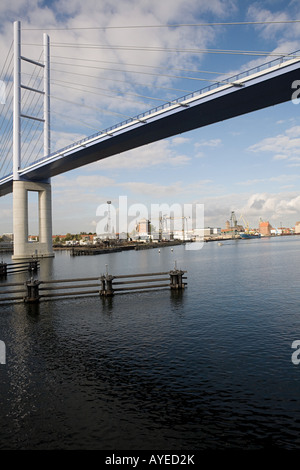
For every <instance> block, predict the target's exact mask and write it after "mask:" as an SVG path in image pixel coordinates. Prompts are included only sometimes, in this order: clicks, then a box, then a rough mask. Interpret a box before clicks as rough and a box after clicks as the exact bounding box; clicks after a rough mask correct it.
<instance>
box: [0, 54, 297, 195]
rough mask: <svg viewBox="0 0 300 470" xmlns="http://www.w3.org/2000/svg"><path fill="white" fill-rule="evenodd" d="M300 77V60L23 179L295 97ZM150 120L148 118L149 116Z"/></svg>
mask: <svg viewBox="0 0 300 470" xmlns="http://www.w3.org/2000/svg"><path fill="white" fill-rule="evenodd" d="M299 79H300V72H299V63H298V64H297V66H295V67H294V69H292V70H290V71H284V73H281V74H278V75H277V74H275V73H273V74H271V76H267V77H266V78H264V79H263V80H262V79H261V80H257V81H256V83H255V82H254V83H253V82H252V83H249V84H247V82H246V83H245V86H243V87H231V88H230V92H228V91H227V92H223V93H222V92H218V91H216V92H215V93H214V94H212V95H211V96H210V97H208V98H207V99H200V98H199V100H198V101H197V102H196V104H194V103H191V104H190V105H189V107H180V108H177V109H176V110H174V109H173V110H172V111H169V112H168V111H167V110H166V113H164V114H162V115H159V116H157V118H156V117H154V118H152V119H149V121H148V122H146V123H141V122H138V123H137V124H136V125H135V126H132V127H130V128H128V129H127V130H126V131H123V132H120V133H119V134H118V133H116V135H113V136H111V137H108V138H106V139H104V140H102V141H100V142H98V143H95V144H93V145H92V146H90V147H87V148H81V149H80V150H77V151H76V152H74V153H72V154H70V155H67V156H63V157H60V158H58V159H56V160H53V161H48V162H45V163H43V162H41V164H40V166H38V167H36V168H32V169H29V170H27V171H25V172H24V173H22V172H21V177H22V179H25V180H26V179H28V180H30V181H43V180H47V179H48V178H49V177H53V176H56V175H59V174H61V173H64V172H67V171H69V170H73V169H75V168H78V167H81V166H83V165H87V164H89V163H92V162H95V161H98V160H101V159H104V158H107V157H110V156H112V155H117V154H120V153H122V152H125V151H127V150H131V149H134V148H137V147H141V146H143V145H146V144H149V143H152V142H156V141H158V140H161V139H165V138H168V137H171V136H174V135H177V134H181V133H183V132H187V131H191V130H194V129H197V128H200V127H204V126H208V125H210V124H213V123H217V122H220V121H223V120H225V119H231V118H234V117H237V116H240V115H243V114H246V113H250V112H253V111H257V110H259V109H263V108H266V107H270V106H274V105H277V104H280V103H283V102H286V101H289V100H291V97H292V92H293V89H292V83H293V81H294V80H299ZM146 120H147V118H146ZM11 191H12V181H8V182H7V183H5V184H2V185H1V186H0V195H1V196H2V195H4V194H7V193H9V192H11Z"/></svg>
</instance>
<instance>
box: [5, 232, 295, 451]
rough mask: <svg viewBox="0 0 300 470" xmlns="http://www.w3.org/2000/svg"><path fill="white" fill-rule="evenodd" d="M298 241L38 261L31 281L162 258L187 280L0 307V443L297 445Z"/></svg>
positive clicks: (163, 266) (154, 264)
mask: <svg viewBox="0 0 300 470" xmlns="http://www.w3.org/2000/svg"><path fill="white" fill-rule="evenodd" d="M299 252H300V237H278V238H276V239H261V240H239V241H228V242H225V243H224V245H223V246H219V245H218V244H217V243H206V244H205V245H204V247H203V249H201V250H186V249H185V247H183V246H180V247H174V249H173V251H172V250H171V248H170V247H168V248H164V249H161V251H160V252H159V250H157V249H152V250H143V251H139V252H122V253H113V254H110V255H98V256H89V257H71V256H70V255H69V253H68V252H62V253H56V256H55V258H54V259H51V260H42V261H41V268H40V272H39V273H38V277H39V278H40V279H49V278H55V279H59V278H61V279H63V278H74V277H84V276H86V277H92V276H97V275H99V274H103V273H104V272H105V270H106V265H108V270H109V273H110V274H115V275H117V274H127V273H142V272H155V271H168V270H169V269H172V268H173V267H174V263H175V261H176V263H177V267H179V268H182V269H186V270H187V271H188V273H187V276H188V281H187V282H188V288H187V289H186V290H185V291H184V292H182V293H181V294H173V293H172V292H170V291H169V290H166V291H160V292H144V293H135V294H134V293H132V294H126V295H119V296H117V295H116V296H114V297H113V298H110V299H100V298H98V297H89V298H84V299H83V298H81V299H73V298H69V299H64V300H62V299H60V300H52V301H47V302H41V303H40V304H39V305H38V306H37V308H34V307H33V306H28V305H23V304H15V305H5V306H3V305H2V306H1V307H0V308H1V313H0V340H2V341H4V342H5V344H6V364H2V365H0V378H1V382H0V449H99V450H101V449H103V450H110V449H114V450H129V449H132V450H151V449H161V450H164V449H168V450H178V449H181V450H203V449H209V450H214V449H265V448H272V447H273V448H277V449H298V448H300V437H299V436H300V393H299V390H300V364H299V366H297V365H295V364H293V362H292V360H291V357H292V353H293V352H294V350H293V349H292V347H291V345H292V342H293V341H294V340H300V295H299V277H300V276H299V274H300V255H299ZM4 260H6V261H10V258H9V257H8V256H4ZM23 276H24V275H20V274H19V275H16V276H14V277H11V276H10V277H9V278H8V279H7V281H1V284H2V285H4V284H5V283H6V282H13V281H16V282H18V281H19V280H21V281H23V280H24V279H26V277H23Z"/></svg>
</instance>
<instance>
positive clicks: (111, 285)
mask: <svg viewBox="0 0 300 470" xmlns="http://www.w3.org/2000/svg"><path fill="white" fill-rule="evenodd" d="M185 273H186V271H182V270H178V269H176V268H174V270H172V271H167V272H159V273H145V274H127V275H126V274H125V275H118V276H112V275H110V274H108V273H106V274H105V275H101V276H100V277H90V278H77V279H59V280H44V281H42V280H41V281H40V280H38V279H33V277H32V276H31V279H30V280H29V281H26V282H25V283H9V284H5V285H3V287H9V288H11V287H17V289H16V290H5V291H2V290H1V289H0V303H1V302H4V301H6V302H10V301H17V300H18V301H21V300H23V301H24V302H25V303H37V302H39V301H40V300H50V299H55V298H60V297H69V296H72V297H78V296H87V295H89V296H91V295H93V296H94V295H98V296H100V297H111V296H113V295H115V294H125V293H129V292H146V291H149V290H162V289H166V288H169V289H172V290H174V289H176V290H181V289H184V288H185V286H186V282H184V280H185V279H186V277H184V274H185ZM166 276H168V277H166ZM1 294H2V295H7V297H2V295H1ZM15 294H18V295H15Z"/></svg>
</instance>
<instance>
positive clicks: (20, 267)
mask: <svg viewBox="0 0 300 470" xmlns="http://www.w3.org/2000/svg"><path fill="white" fill-rule="evenodd" d="M39 266H40V265H39V261H38V260H29V261H20V262H17V263H4V262H3V261H2V262H1V263H0V278H3V277H7V276H8V275H10V274H18V273H25V272H31V273H36V272H37V270H38V268H39Z"/></svg>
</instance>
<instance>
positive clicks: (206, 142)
mask: <svg viewBox="0 0 300 470" xmlns="http://www.w3.org/2000/svg"><path fill="white" fill-rule="evenodd" d="M221 143H222V140H221V139H210V140H203V141H201V142H197V143H196V144H195V147H219V146H220V145H221Z"/></svg>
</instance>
